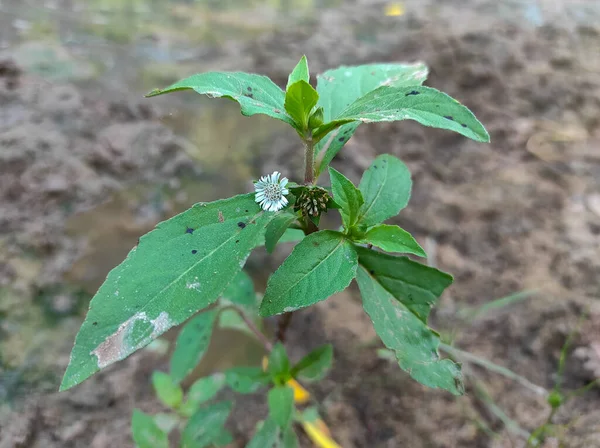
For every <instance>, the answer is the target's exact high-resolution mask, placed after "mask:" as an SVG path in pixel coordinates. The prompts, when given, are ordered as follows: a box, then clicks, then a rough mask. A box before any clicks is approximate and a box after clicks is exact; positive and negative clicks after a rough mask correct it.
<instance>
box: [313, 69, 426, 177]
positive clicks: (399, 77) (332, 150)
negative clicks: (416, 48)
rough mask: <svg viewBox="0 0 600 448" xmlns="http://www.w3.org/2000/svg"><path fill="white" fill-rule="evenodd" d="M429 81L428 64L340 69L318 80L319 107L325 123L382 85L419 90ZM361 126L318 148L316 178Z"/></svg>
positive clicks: (348, 126) (348, 128)
mask: <svg viewBox="0 0 600 448" xmlns="http://www.w3.org/2000/svg"><path fill="white" fill-rule="evenodd" d="M425 79H427V67H426V66H425V64H422V63H416V64H368V65H359V66H354V67H345V66H342V67H339V68H336V69H333V70H328V71H326V72H325V73H323V74H321V75H318V76H317V92H318V93H319V103H318V105H319V106H323V107H324V109H325V111H324V120H325V121H330V120H332V119H334V118H335V117H337V116H338V115H339V113H340V112H342V110H344V109H345V108H346V107H347V106H349V105H350V104H351V103H353V102H354V101H356V100H357V99H359V98H360V97H362V96H364V95H366V94H367V93H369V92H370V91H372V90H375V89H376V88H378V87H381V86H382V85H390V86H395V87H402V86H418V85H421V84H422V83H423V81H425ZM359 124H360V123H349V124H346V125H344V126H342V127H340V128H338V129H336V130H335V131H333V132H332V133H331V134H329V135H327V136H326V137H325V138H324V139H322V140H321V141H320V142H319V143H318V144H317V146H316V149H315V159H316V161H317V166H316V176H317V177H318V176H319V174H320V173H322V172H323V171H325V169H326V168H327V166H328V165H329V163H331V161H332V160H333V158H334V157H335V155H336V154H337V153H338V152H339V151H340V149H342V147H343V146H344V145H345V144H346V142H347V141H348V140H350V137H352V135H353V134H354V132H355V131H356V128H357V127H358V125H359Z"/></svg>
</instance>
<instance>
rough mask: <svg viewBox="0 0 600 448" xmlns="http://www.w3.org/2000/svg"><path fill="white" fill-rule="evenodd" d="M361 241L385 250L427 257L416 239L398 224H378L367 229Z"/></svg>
mask: <svg viewBox="0 0 600 448" xmlns="http://www.w3.org/2000/svg"><path fill="white" fill-rule="evenodd" d="M361 243H367V244H372V245H373V246H377V247H379V248H380V249H383V250H385V251H386V252H399V253H404V254H414V255H418V256H419V257H427V254H426V253H425V251H424V250H423V248H422V247H421V246H420V245H419V243H417V240H415V239H414V238H413V236H412V235H411V234H410V233H408V232H407V231H406V230H404V229H401V228H400V227H398V226H390V225H387V224H379V225H376V226H375V227H372V228H370V229H369V230H368V232H367V234H366V235H365V237H364V239H363V240H362V241H361Z"/></svg>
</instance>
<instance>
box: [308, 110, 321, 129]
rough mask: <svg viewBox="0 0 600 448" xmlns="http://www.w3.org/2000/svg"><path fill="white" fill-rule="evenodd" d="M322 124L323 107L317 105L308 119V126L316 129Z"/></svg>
mask: <svg viewBox="0 0 600 448" xmlns="http://www.w3.org/2000/svg"><path fill="white" fill-rule="evenodd" d="M322 124H323V108H322V107H318V108H317V109H316V110H315V111H314V112H313V113H312V114H311V116H310V118H309V119H308V127H309V128H310V129H316V128H318V127H319V126H321V125H322Z"/></svg>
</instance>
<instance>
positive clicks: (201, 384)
mask: <svg viewBox="0 0 600 448" xmlns="http://www.w3.org/2000/svg"><path fill="white" fill-rule="evenodd" d="M224 385H225V375H224V374H223V373H215V374H214V375H211V376H206V377H204V378H200V379H199V380H196V381H195V382H194V384H192V386H191V387H190V389H189V390H188V392H187V397H186V400H185V402H184V403H183V405H181V407H180V409H179V411H180V412H181V413H182V414H183V415H186V416H188V417H189V416H190V415H192V414H193V413H194V412H196V410H197V409H198V407H199V406H200V405H201V404H202V403H204V402H206V401H209V400H210V399H212V398H214V396H215V395H217V393H218V392H219V391H220V390H221V388H222V387H223V386H224Z"/></svg>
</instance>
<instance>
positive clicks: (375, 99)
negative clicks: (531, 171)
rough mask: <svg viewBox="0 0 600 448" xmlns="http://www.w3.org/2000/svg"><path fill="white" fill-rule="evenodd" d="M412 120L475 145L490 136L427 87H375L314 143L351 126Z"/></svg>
mask: <svg viewBox="0 0 600 448" xmlns="http://www.w3.org/2000/svg"><path fill="white" fill-rule="evenodd" d="M400 120H415V121H417V122H419V123H421V124H422V125H424V126H430V127H434V128H440V129H447V130H450V131H454V132H458V133H459V134H461V135H464V136H465V137H468V138H470V139H473V140H475V141H478V142H489V141H490V136H489V135H488V133H487V131H486V130H485V128H484V127H483V125H482V124H481V123H480V122H479V121H478V120H477V118H475V115H473V113H472V112H471V111H470V110H469V109H467V108H466V107H465V106H463V105H462V104H460V103H459V102H458V101H456V100H455V99H454V98H452V97H450V96H448V95H446V94H445V93H443V92H440V91H439V90H436V89H432V88H431V87H423V86H418V87H388V86H384V87H379V88H377V89H375V90H373V91H372V92H370V93H367V94H366V95H365V96H363V97H361V98H359V99H358V100H356V101H355V102H354V103H352V104H351V105H350V106H348V108H347V109H345V110H343V111H342V112H341V113H340V115H338V116H337V117H335V119H334V120H333V121H331V122H329V123H325V124H324V125H323V126H321V127H320V128H319V129H317V130H316V131H315V133H314V138H315V139H316V140H318V139H319V138H321V137H322V136H323V135H324V134H326V133H328V132H330V131H331V130H333V129H335V128H336V127H338V126H341V125H343V124H346V123H349V122H352V121H360V122H361V123H373V122H381V121H400Z"/></svg>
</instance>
